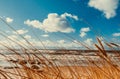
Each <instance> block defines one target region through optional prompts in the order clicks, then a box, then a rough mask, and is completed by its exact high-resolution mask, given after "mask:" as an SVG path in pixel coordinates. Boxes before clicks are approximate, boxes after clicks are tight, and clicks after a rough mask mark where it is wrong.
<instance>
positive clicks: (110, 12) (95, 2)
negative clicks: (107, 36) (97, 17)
mask: <svg viewBox="0 0 120 79" xmlns="http://www.w3.org/2000/svg"><path fill="white" fill-rule="evenodd" d="M118 4H119V0H89V3H88V5H89V6H90V7H93V8H95V9H97V10H99V11H101V12H103V14H104V15H105V17H106V18H107V19H110V18H112V17H114V16H116V9H117V8H118Z"/></svg>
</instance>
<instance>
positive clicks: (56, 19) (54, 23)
mask: <svg viewBox="0 0 120 79" xmlns="http://www.w3.org/2000/svg"><path fill="white" fill-rule="evenodd" d="M67 17H69V18H72V19H74V20H78V17H77V16H75V15H71V14H69V13H64V14H61V15H58V14H57V13H50V14H48V17H47V18H46V19H44V20H43V22H40V21H38V20H29V19H28V20H26V21H24V24H27V25H28V26H32V27H35V28H39V29H41V30H44V31H45V32H63V33H70V32H74V31H75V30H74V29H73V28H72V26H71V25H70V23H69V22H68V20H67Z"/></svg>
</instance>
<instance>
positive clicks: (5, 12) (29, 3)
mask: <svg viewBox="0 0 120 79" xmlns="http://www.w3.org/2000/svg"><path fill="white" fill-rule="evenodd" d="M119 3H120V1H119V0H0V18H1V20H0V44H1V46H0V47H5V46H10V47H18V46H17V45H19V46H20V45H22V44H24V46H27V47H28V42H30V43H31V45H32V46H35V47H40V48H45V47H47V48H71V49H75V48H77V49H81V48H83V46H82V45H80V44H79V42H82V43H84V44H86V45H87V46H89V47H93V44H94V43H96V37H99V38H101V40H102V41H103V40H104V41H107V42H115V43H117V44H120V20H119V19H120V4H119ZM26 40H27V41H28V42H27V41H26Z"/></svg>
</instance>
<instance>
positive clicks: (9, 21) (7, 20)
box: [5, 17, 13, 23]
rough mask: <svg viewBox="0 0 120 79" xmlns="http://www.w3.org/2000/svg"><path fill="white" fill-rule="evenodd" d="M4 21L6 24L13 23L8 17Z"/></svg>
mask: <svg viewBox="0 0 120 79" xmlns="http://www.w3.org/2000/svg"><path fill="white" fill-rule="evenodd" d="M5 21H6V22H7V23H12V22H13V19H12V18H10V17H7V18H6V19H5Z"/></svg>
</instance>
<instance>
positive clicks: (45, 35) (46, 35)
mask: <svg viewBox="0 0 120 79" xmlns="http://www.w3.org/2000/svg"><path fill="white" fill-rule="evenodd" d="M41 36H42V37H49V35H48V34H44V35H41Z"/></svg>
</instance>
